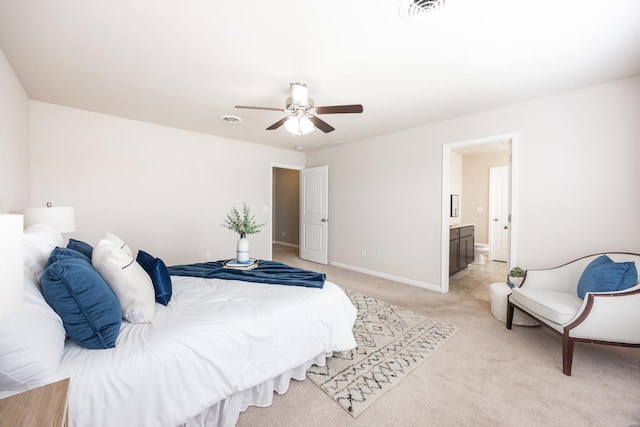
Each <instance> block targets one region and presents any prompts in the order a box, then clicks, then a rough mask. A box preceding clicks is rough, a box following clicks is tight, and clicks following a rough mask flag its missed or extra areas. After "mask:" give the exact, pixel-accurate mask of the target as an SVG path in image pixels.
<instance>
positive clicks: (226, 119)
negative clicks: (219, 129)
mask: <svg viewBox="0 0 640 427" xmlns="http://www.w3.org/2000/svg"><path fill="white" fill-rule="evenodd" d="M220 120H222V121H223V122H225V123H229V124H231V125H235V124H236V123H240V122H241V121H242V119H241V118H240V117H238V116H233V115H231V114H225V115H224V116H220Z"/></svg>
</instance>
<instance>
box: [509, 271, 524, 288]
mask: <svg viewBox="0 0 640 427" xmlns="http://www.w3.org/2000/svg"><path fill="white" fill-rule="evenodd" d="M526 275H527V272H526V271H525V270H523V269H522V268H520V267H513V268H512V269H511V271H509V276H508V277H507V285H509V287H511V288H513V287H514V286H515V287H518V288H519V287H520V286H521V285H522V282H523V281H524V278H525V276H526Z"/></svg>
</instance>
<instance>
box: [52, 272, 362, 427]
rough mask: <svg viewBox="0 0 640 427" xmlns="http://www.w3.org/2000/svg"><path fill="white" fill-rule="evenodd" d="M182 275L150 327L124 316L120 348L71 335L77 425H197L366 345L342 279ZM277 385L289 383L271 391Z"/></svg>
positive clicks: (62, 373)
mask: <svg viewBox="0 0 640 427" xmlns="http://www.w3.org/2000/svg"><path fill="white" fill-rule="evenodd" d="M172 282H173V296H172V298H171V301H170V303H169V305H168V306H166V307H165V306H162V305H160V304H156V312H155V315H154V318H153V320H152V322H151V323H150V324H131V323H128V322H123V323H122V328H121V331H120V335H119V336H118V340H117V342H116V347H115V348H114V349H109V350H87V349H83V348H81V347H79V346H77V345H75V344H74V343H72V342H70V341H69V340H67V344H66V345H65V352H64V356H63V358H62V361H61V363H60V367H59V371H58V375H57V377H58V378H60V379H61V378H66V377H70V378H71V386H70V390H69V425H70V426H72V427H73V426H76V427H84V426H94V427H97V426H117V427H122V426H137V427H141V426H150V427H151V426H152V427H157V426H170V427H175V426H177V425H180V424H183V423H187V422H192V423H193V422H194V420H196V421H197V420H198V418H197V417H200V418H202V417H203V416H206V414H207V412H208V408H210V407H212V406H214V405H215V404H216V403H217V402H220V401H222V400H223V399H227V398H229V397H230V396H232V395H235V396H241V395H242V393H241V392H242V391H243V390H247V389H250V388H252V387H255V386H257V385H259V384H263V383H266V384H270V382H269V380H271V379H274V378H276V379H278V378H279V377H287V378H288V377H291V376H293V377H299V376H300V373H299V372H298V373H297V374H296V373H295V372H296V370H295V368H297V370H298V371H299V370H300V369H305V366H306V364H308V363H311V362H315V363H321V362H322V361H323V360H324V356H325V355H327V354H331V353H332V352H334V351H345V350H349V349H352V348H354V347H355V346H356V343H355V340H354V337H353V333H352V327H353V323H354V321H355V317H356V309H355V308H354V306H353V305H352V304H351V302H350V301H349V299H348V298H347V296H346V295H345V293H344V292H343V291H342V290H341V289H340V288H339V287H338V286H336V285H335V284H333V283H330V282H326V283H325V286H324V288H323V289H311V288H304V287H294V286H279V285H265V284H256V283H249V282H240V281H227V280H219V279H201V278H193V277H177V276H172ZM290 372H292V373H293V374H290ZM286 384H287V385H288V379H287V383H286ZM274 389H275V390H277V391H279V392H281V390H283V391H286V386H283V385H282V384H281V385H279V386H278V387H272V388H271V389H270V390H269V393H271V394H272V391H271V390H274ZM269 402H270V401H269ZM248 404H253V403H252V402H248ZM241 406H244V407H246V404H245V405H241ZM244 407H243V408H241V410H242V409H244ZM209 412H210V411H209ZM236 412H237V411H236ZM203 414H204V415H203ZM235 416H236V417H237V413H236V415H235ZM231 422H232V423H234V422H235V420H231ZM195 423H196V424H198V423H200V422H199V421H198V422H195ZM227 423H228V422H227ZM216 424H219V425H224V424H225V420H217V421H216Z"/></svg>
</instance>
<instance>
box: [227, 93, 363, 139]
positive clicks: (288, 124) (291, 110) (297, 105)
mask: <svg viewBox="0 0 640 427" xmlns="http://www.w3.org/2000/svg"><path fill="white" fill-rule="evenodd" d="M290 86H291V96H290V97H289V98H287V99H286V101H285V108H284V109H283V108H272V107H252V106H247V105H236V108H245V109H250V110H270V111H284V112H285V113H288V114H289V115H288V116H287V117H284V118H282V119H280V120H278V121H277V122H275V123H274V124H272V125H271V126H269V127H268V128H267V130H274V129H278V128H279V127H281V126H282V125H284V127H285V129H287V131H289V132H290V133H291V134H293V135H295V136H302V135H305V134H307V133H309V132H312V131H313V130H314V129H315V128H318V129H320V130H321V131H322V132H324V133H329V132H332V131H334V130H335V128H334V127H333V126H331V125H330V124H329V123H327V122H325V121H324V120H322V119H321V118H320V117H318V114H343V113H362V111H363V108H362V105H360V104H353V105H332V106H325V107H315V106H314V103H313V99H311V98H309V89H308V88H307V85H306V84H305V83H300V82H296V83H291V84H290Z"/></svg>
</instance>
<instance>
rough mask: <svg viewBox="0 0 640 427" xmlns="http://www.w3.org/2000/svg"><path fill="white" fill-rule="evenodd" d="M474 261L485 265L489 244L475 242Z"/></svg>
mask: <svg viewBox="0 0 640 427" xmlns="http://www.w3.org/2000/svg"><path fill="white" fill-rule="evenodd" d="M473 255H474V260H473V263H474V264H477V265H484V260H485V257H488V256H489V245H487V244H486V243H474V244H473Z"/></svg>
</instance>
